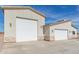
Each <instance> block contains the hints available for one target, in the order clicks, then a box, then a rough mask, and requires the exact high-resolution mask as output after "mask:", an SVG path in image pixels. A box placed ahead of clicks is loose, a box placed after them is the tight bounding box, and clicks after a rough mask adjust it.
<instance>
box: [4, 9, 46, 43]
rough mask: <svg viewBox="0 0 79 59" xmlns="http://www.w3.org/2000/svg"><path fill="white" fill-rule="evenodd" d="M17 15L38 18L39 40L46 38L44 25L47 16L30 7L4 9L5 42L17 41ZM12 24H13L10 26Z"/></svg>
mask: <svg viewBox="0 0 79 59" xmlns="http://www.w3.org/2000/svg"><path fill="white" fill-rule="evenodd" d="M16 17H23V18H30V19H35V20H38V24H37V25H38V27H37V29H38V30H37V31H38V34H37V35H38V40H40V39H42V40H43V39H44V36H43V25H44V24H45V23H44V21H45V18H44V17H43V16H40V15H38V14H37V13H35V12H32V11H31V10H29V9H24V10H23V9H21V10H7V9H6V10H4V42H16ZM10 25H11V26H10Z"/></svg>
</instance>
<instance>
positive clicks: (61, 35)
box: [54, 30, 68, 40]
mask: <svg viewBox="0 0 79 59" xmlns="http://www.w3.org/2000/svg"><path fill="white" fill-rule="evenodd" d="M54 34H55V40H67V39H68V35H67V30H55V32H54Z"/></svg>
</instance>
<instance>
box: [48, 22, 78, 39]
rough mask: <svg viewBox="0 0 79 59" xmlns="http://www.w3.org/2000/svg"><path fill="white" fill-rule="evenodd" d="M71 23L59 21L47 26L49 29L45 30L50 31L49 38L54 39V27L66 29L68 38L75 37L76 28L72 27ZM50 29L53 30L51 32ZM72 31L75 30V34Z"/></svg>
mask: <svg viewBox="0 0 79 59" xmlns="http://www.w3.org/2000/svg"><path fill="white" fill-rule="evenodd" d="M71 24H72V22H64V23H61V24H57V25H51V26H49V28H50V29H49V30H47V31H49V32H50V35H49V37H50V40H54V30H55V29H66V30H68V39H72V38H75V37H77V29H76V28H74V27H72V26H71ZM52 30H53V32H52ZM72 31H75V32H76V34H75V35H73V34H72ZM48 34H49V33H48Z"/></svg>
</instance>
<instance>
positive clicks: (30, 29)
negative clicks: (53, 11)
mask: <svg viewBox="0 0 79 59" xmlns="http://www.w3.org/2000/svg"><path fill="white" fill-rule="evenodd" d="M32 40H37V21H35V20H29V19H20V18H16V42H23V41H32Z"/></svg>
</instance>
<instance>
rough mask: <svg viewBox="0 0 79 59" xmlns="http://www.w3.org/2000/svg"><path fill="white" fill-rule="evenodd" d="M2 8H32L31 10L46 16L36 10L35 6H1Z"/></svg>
mask: <svg viewBox="0 0 79 59" xmlns="http://www.w3.org/2000/svg"><path fill="white" fill-rule="evenodd" d="M0 7H1V8H2V9H5V10H7V9H10V10H13V9H19V10H20V9H30V10H31V11H33V12H35V13H37V14H39V15H41V16H43V17H45V15H44V14H43V13H41V12H39V11H37V10H35V9H34V8H32V7H31V6H0Z"/></svg>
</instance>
